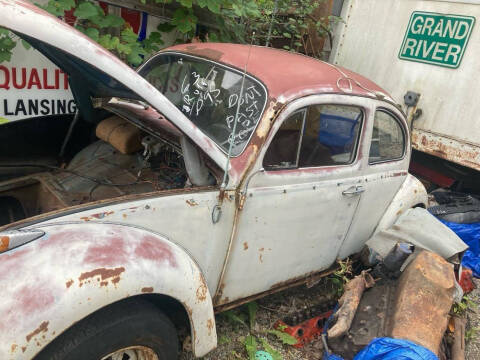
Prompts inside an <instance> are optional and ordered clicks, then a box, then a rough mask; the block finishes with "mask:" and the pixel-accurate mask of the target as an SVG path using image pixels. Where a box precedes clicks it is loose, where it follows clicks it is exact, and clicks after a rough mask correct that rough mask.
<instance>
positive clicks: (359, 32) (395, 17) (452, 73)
mask: <svg viewBox="0 0 480 360" xmlns="http://www.w3.org/2000/svg"><path fill="white" fill-rule="evenodd" d="M414 11H422V12H431V13H439V14H455V15H468V16H473V17H475V18H476V19H477V21H478V19H480V3H479V2H478V1H452V0H450V1H443V0H442V1H439V0H428V1H427V0H410V1H398V0H346V1H345V2H344V6H343V10H342V17H343V19H344V20H346V22H345V23H340V24H338V26H337V28H336V30H335V32H334V34H335V44H334V48H333V51H332V53H331V56H330V61H331V62H332V63H334V64H339V65H341V66H345V67H348V68H350V69H352V70H354V71H356V72H358V73H360V74H362V75H364V76H367V77H368V78H370V79H372V80H374V81H376V82H377V83H378V84H380V85H381V86H382V87H384V88H385V89H386V90H387V91H388V92H390V93H391V94H392V96H393V97H394V98H395V99H396V100H397V101H398V102H399V103H401V104H402V105H403V96H404V95H405V94H406V92H407V91H414V92H417V93H420V94H421V96H420V100H419V103H418V108H421V109H422V111H423V114H422V116H421V117H420V118H418V119H417V120H415V121H414V123H413V128H414V130H413V134H412V137H413V147H414V148H415V149H417V150H420V151H423V152H426V153H428V154H431V155H434V156H436V157H439V158H442V159H445V160H448V161H452V162H455V163H458V164H461V165H464V166H467V167H470V168H472V169H476V170H480V122H479V121H478V119H479V111H478V105H477V104H476V103H475V102H472V96H473V95H472V94H478V93H479V92H480V84H479V83H478V81H475V80H474V79H477V78H478V77H479V76H480V68H479V67H478V60H477V59H478V56H479V54H480V26H478V24H476V25H475V26H473V30H472V33H471V38H470V41H469V42H468V45H467V46H466V49H465V53H464V55H463V59H462V62H461V64H460V66H459V68H458V69H450V68H445V67H440V66H436V65H431V64H425V63H417V62H412V61H406V60H402V59H400V58H399V57H398V54H399V51H400V48H401V46H402V42H403V38H404V36H405V33H406V31H407V27H408V24H409V20H410V16H411V15H412V13H413V12H414ZM365 34H368V35H367V36H366V35H365ZM410 110H411V109H410Z"/></svg>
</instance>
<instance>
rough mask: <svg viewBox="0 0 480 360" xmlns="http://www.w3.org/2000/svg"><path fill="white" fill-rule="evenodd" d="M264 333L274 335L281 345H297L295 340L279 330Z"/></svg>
mask: <svg viewBox="0 0 480 360" xmlns="http://www.w3.org/2000/svg"><path fill="white" fill-rule="evenodd" d="M266 333H267V334H272V335H275V336H276V337H277V338H278V339H279V340H280V341H281V342H282V343H283V344H287V345H295V344H296V343H297V339H296V338H294V337H293V336H292V335H290V334H287V333H286V332H283V331H280V330H267V331H266Z"/></svg>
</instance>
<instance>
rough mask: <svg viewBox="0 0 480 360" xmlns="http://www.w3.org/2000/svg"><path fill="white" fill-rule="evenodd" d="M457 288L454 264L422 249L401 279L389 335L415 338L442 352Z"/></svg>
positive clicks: (418, 342)
mask: <svg viewBox="0 0 480 360" xmlns="http://www.w3.org/2000/svg"><path fill="white" fill-rule="evenodd" d="M454 291H455V275H454V272H453V265H452V264H450V263H448V262H447V261H446V260H445V259H443V258H442V257H441V256H440V255H437V254H435V253H432V252H428V251H422V252H421V253H420V254H419V255H418V256H417V257H416V258H415V260H413V261H412V262H411V263H410V264H409V265H408V267H407V268H406V270H405V271H404V273H403V274H402V275H401V277H400V280H399V282H398V287H397V293H396V303H395V307H394V312H393V315H392V319H391V328H390V329H389V331H388V332H389V336H391V337H393V338H397V339H407V340H411V341H413V342H415V343H417V344H420V345H423V346H425V347H426V348H427V349H430V350H431V351H433V352H434V353H436V354H437V355H438V354H439V351H440V344H441V342H442V338H443V335H444V333H445V330H446V329H447V325H448V318H449V315H448V314H449V311H450V308H451V307H452V305H453V293H454Z"/></svg>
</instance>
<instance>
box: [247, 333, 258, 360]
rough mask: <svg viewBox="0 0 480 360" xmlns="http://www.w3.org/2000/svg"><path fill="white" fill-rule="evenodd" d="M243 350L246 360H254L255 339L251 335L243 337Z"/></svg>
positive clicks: (255, 350)
mask: <svg viewBox="0 0 480 360" xmlns="http://www.w3.org/2000/svg"><path fill="white" fill-rule="evenodd" d="M244 345H245V350H246V351H247V355H248V359H249V360H255V353H256V352H257V339H256V338H255V336H253V335H248V336H246V337H245V341H244Z"/></svg>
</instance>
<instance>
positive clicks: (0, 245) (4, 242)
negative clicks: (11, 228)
mask: <svg viewBox="0 0 480 360" xmlns="http://www.w3.org/2000/svg"><path fill="white" fill-rule="evenodd" d="M9 244H10V237H9V236H2V237H0V252H4V251H7V250H8V245H9Z"/></svg>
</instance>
